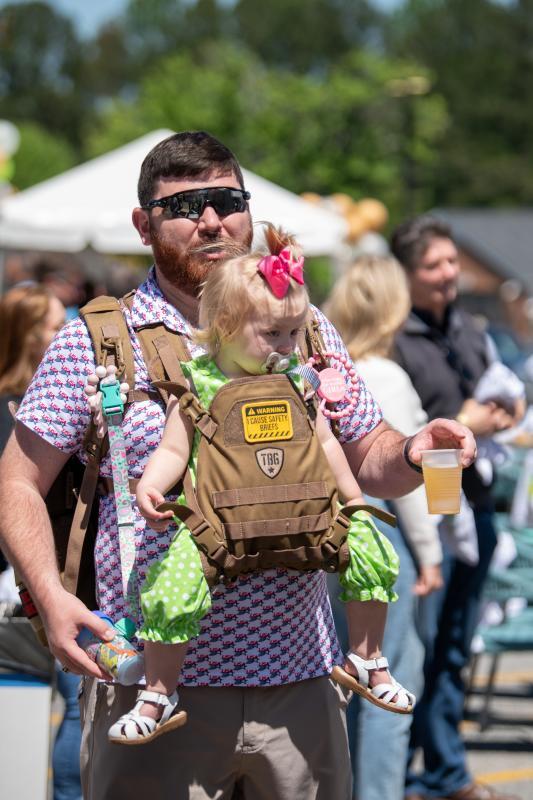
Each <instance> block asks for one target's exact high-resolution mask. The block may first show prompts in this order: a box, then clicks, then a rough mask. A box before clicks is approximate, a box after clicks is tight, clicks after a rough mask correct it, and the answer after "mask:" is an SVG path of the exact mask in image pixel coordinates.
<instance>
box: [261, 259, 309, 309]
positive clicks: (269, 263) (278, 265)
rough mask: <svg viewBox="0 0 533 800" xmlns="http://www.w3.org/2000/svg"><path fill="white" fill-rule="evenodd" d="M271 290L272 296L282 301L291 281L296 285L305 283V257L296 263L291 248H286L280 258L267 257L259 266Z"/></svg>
mask: <svg viewBox="0 0 533 800" xmlns="http://www.w3.org/2000/svg"><path fill="white" fill-rule="evenodd" d="M257 271H258V272H260V273H261V274H262V275H263V276H264V278H265V280H266V282H267V283H268V285H269V286H270V288H271V289H272V294H273V295H274V296H275V297H277V298H279V299H281V298H282V297H285V295H286V294H287V292H288V290H289V284H290V279H291V278H294V280H295V281H296V283H299V284H302V285H303V282H304V257H303V256H300V258H299V259H298V260H297V261H295V259H294V256H293V254H292V251H291V249H290V247H285V248H284V249H283V250H282V251H281V253H280V254H279V255H278V256H265V257H264V258H262V259H261V261H260V262H259V264H258V265H257Z"/></svg>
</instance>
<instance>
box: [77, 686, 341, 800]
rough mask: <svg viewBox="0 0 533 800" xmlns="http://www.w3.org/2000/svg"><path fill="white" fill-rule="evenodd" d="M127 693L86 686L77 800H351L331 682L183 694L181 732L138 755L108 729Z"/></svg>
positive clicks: (337, 692) (131, 696)
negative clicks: (116, 741) (109, 736)
mask: <svg viewBox="0 0 533 800" xmlns="http://www.w3.org/2000/svg"><path fill="white" fill-rule="evenodd" d="M135 694H136V689H135V687H124V686H116V687H114V686H110V685H107V684H104V683H97V682H95V681H93V680H92V679H86V680H85V685H84V688H83V690H82V695H81V700H80V703H81V714H82V726H83V733H82V752H81V763H82V781H83V788H84V794H83V796H84V799H85V800H349V798H350V797H351V769H350V759H349V752H348V737H347V733H346V718H345V709H346V705H347V699H346V696H345V694H344V693H343V691H342V690H341V689H340V687H338V686H337V685H336V684H334V683H333V682H332V681H331V680H330V679H329V678H327V677H324V678H315V679H313V680H308V681H302V682H300V683H293V684H290V685H287V686H279V687H277V686H276V687H267V688H246V689H241V688H236V687H235V688H234V687H230V688H200V689H198V688H189V689H187V688H182V689H180V707H182V708H183V709H184V710H185V711H187V713H188V722H187V724H186V725H185V726H184V727H183V728H179V729H177V730H175V731H172V732H170V733H167V734H165V735H164V736H161V737H160V738H158V739H156V740H155V741H154V742H151V743H149V744H145V745H139V746H126V745H119V744H111V743H110V742H108V740H107V731H108V728H109V727H110V726H111V725H112V724H113V723H114V722H115V721H116V720H117V719H118V717H119V716H120V715H121V714H123V713H124V712H126V711H128V710H129V709H130V708H132V707H133V704H134V700H135Z"/></svg>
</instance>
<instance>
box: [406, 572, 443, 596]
mask: <svg viewBox="0 0 533 800" xmlns="http://www.w3.org/2000/svg"><path fill="white" fill-rule="evenodd" d="M443 586H444V581H443V580H442V572H441V569H440V566H439V565H438V564H435V565H433V566H425V567H420V571H419V573H418V578H417V579H416V583H415V585H414V586H413V594H416V595H417V596H418V597H426V595H428V594H431V592H435V591H437V589H442V587H443Z"/></svg>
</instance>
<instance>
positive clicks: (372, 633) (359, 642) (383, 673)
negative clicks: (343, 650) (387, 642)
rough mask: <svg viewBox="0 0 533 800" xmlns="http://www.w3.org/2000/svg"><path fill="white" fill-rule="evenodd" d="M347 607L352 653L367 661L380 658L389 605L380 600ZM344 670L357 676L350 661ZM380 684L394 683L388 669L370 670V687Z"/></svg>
mask: <svg viewBox="0 0 533 800" xmlns="http://www.w3.org/2000/svg"><path fill="white" fill-rule="evenodd" d="M345 605H346V617H347V620H348V637H349V642H350V651H351V652H353V653H357V655H358V656H361V658H363V659H364V660H365V661H367V660H368V659H370V658H379V657H380V656H381V646H382V644H383V633H384V631H385V622H386V621H387V604H386V603H381V602H380V601H379V600H366V601H364V602H363V601H359V600H351V601H350V602H348V603H346V604H345ZM344 669H345V670H346V672H349V673H350V674H351V675H355V669H354V667H353V665H352V664H351V662H350V661H349V660H348V659H346V661H345V663H344ZM356 677H357V676H356ZM380 683H392V679H391V676H390V674H389V671H388V669H386V668H383V669H373V670H370V677H369V684H370V686H371V687H372V686H377V685H378V684H380Z"/></svg>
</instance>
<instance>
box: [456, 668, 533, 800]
mask: <svg viewBox="0 0 533 800" xmlns="http://www.w3.org/2000/svg"><path fill="white" fill-rule="evenodd" d="M490 660H491V659H490V658H489V657H488V656H485V655H484V656H481V657H480V662H479V666H478V668H477V670H476V673H477V674H476V677H475V678H474V682H473V683H474V685H473V690H472V692H471V693H470V695H469V697H468V701H467V707H466V714H465V722H464V723H463V727H462V731H463V735H464V738H465V741H466V746H467V751H468V763H469V766H470V769H471V771H472V773H473V774H474V776H475V778H476V780H478V781H480V782H483V783H489V784H491V785H492V786H494V788H497V789H498V790H499V791H504V790H505V791H506V792H509V793H510V794H511V793H512V794H515V795H516V796H517V797H519V798H521V800H533V653H506V654H504V655H502V656H501V658H500V660H499V665H498V672H497V675H496V680H495V691H494V695H493V697H492V699H491V701H490V704H489V716H488V718H487V726H486V728H485V730H480V721H481V719H482V711H483V708H484V699H485V688H486V685H487V677H488V672H489V668H490Z"/></svg>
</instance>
